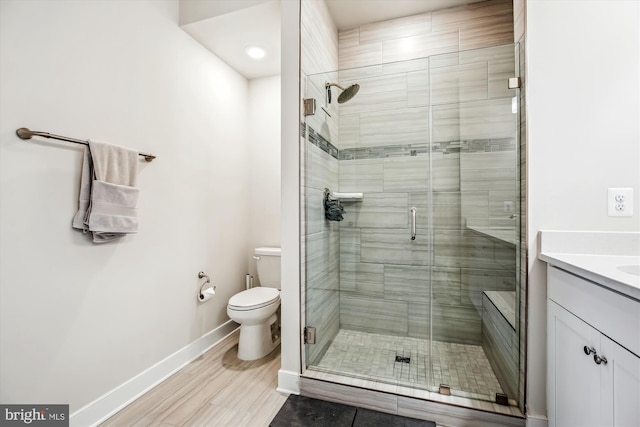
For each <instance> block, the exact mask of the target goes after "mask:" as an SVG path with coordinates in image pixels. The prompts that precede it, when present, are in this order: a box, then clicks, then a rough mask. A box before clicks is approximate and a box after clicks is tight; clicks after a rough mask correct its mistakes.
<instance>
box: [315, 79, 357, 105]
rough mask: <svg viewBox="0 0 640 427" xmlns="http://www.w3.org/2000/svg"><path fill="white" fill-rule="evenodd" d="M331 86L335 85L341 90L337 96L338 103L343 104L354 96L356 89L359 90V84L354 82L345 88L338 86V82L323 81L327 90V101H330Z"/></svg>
mask: <svg viewBox="0 0 640 427" xmlns="http://www.w3.org/2000/svg"><path fill="white" fill-rule="evenodd" d="M331 86H335V87H337V88H338V89H340V90H341V91H342V93H341V94H340V95H339V96H338V104H344V103H345V102H347V101H349V100H350V99H351V98H353V97H354V96H356V94H357V93H358V91H359V90H360V85H359V84H358V83H354V84H352V85H351V86H349V87H347V88H346V89H345V88H344V87H342V86H340V85H339V84H338V83H325V85H324V87H325V89H326V90H327V99H328V100H329V103H331Z"/></svg>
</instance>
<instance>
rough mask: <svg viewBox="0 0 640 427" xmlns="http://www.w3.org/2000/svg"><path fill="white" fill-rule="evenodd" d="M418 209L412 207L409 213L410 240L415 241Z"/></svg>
mask: <svg viewBox="0 0 640 427" xmlns="http://www.w3.org/2000/svg"><path fill="white" fill-rule="evenodd" d="M417 210H418V209H417V208H415V207H413V208H411V209H410V211H411V240H416V211H417Z"/></svg>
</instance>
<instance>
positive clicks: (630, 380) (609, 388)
mask: <svg viewBox="0 0 640 427" xmlns="http://www.w3.org/2000/svg"><path fill="white" fill-rule="evenodd" d="M601 348H602V355H603V356H604V357H606V359H607V364H606V365H603V364H601V365H600V366H601V368H602V369H601V371H602V375H603V398H604V401H603V404H604V407H605V409H604V411H605V413H607V414H608V415H609V417H610V419H612V420H613V421H612V422H611V423H610V424H609V425H613V426H615V427H638V426H640V357H638V356H636V355H635V354H633V353H631V352H630V351H629V350H627V349H626V348H624V347H622V346H620V345H618V343H616V342H614V341H612V340H610V339H609V338H607V337H605V336H602V339H601Z"/></svg>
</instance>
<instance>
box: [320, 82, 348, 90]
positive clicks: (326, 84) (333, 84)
mask: <svg viewBox="0 0 640 427" xmlns="http://www.w3.org/2000/svg"><path fill="white" fill-rule="evenodd" d="M331 86H335V87H337V88H338V89H340V90H344V88H343V87H342V86H340V85H339V84H338V83H325V84H324V87H325V89H329V88H330V87H331Z"/></svg>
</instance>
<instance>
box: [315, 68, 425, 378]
mask: <svg viewBox="0 0 640 427" xmlns="http://www.w3.org/2000/svg"><path fill="white" fill-rule="evenodd" d="M334 77H335V78H334ZM333 82H335V83H338V84H339V85H340V86H342V87H345V88H346V87H349V86H351V85H354V84H358V85H359V86H360V90H359V92H358V93H357V95H356V96H355V97H353V98H352V99H351V100H349V101H348V102H344V103H342V104H338V103H337V102H336V100H337V98H338V94H339V93H340V89H339V88H337V87H332V89H331V90H332V92H333V94H332V97H331V98H332V102H331V103H328V96H327V95H326V93H318V91H317V89H318V88H324V87H325V86H326V83H333ZM427 85H428V60H427V59H419V60H415V61H406V62H400V63H391V64H384V65H378V66H372V67H363V68H357V69H349V70H340V71H339V72H338V73H337V75H336V76H333V75H331V76H327V75H312V76H308V79H307V95H306V97H307V98H310V97H315V98H316V105H317V110H316V114H315V115H314V116H307V118H306V119H307V120H306V122H307V134H308V135H309V138H308V140H309V142H307V144H308V145H307V147H308V149H309V151H310V152H312V153H313V152H317V151H318V149H317V148H318V147H317V145H316V144H314V143H313V142H311V138H312V136H313V135H314V134H317V133H318V132H319V131H318V130H316V129H311V128H313V127H314V123H315V127H316V128H318V129H323V128H328V129H331V127H330V126H326V127H325V126H324V123H325V122H327V121H330V120H333V119H334V116H335V117H337V118H338V132H337V138H335V136H334V135H331V134H330V133H328V135H331V137H332V139H331V140H330V141H328V142H330V146H335V148H336V149H337V152H338V160H337V162H335V161H334V160H332V159H330V158H329V157H328V156H324V158H325V159H326V165H333V164H337V166H338V167H337V170H335V169H333V166H331V167H328V166H324V168H325V169H326V170H327V171H329V170H330V172H329V173H334V172H335V173H336V176H335V181H332V180H329V179H327V180H325V182H330V183H331V185H330V186H328V187H327V188H328V189H329V190H330V192H331V193H332V194H334V195H335V196H336V197H337V198H339V199H341V204H342V206H343V207H344V210H345V212H344V217H343V220H342V221H326V220H325V222H324V224H323V227H328V228H329V229H330V230H332V231H333V232H335V233H336V234H335V235H337V237H338V241H339V243H338V245H339V251H336V253H335V254H334V255H335V257H336V261H337V263H338V268H339V287H338V288H339V296H338V303H339V304H338V305H339V313H338V314H339V316H337V317H336V318H335V319H338V320H339V328H338V330H337V332H336V330H335V329H330V330H329V331H328V332H327V331H325V330H324V327H323V328H322V330H321V328H317V327H316V335H317V336H318V337H320V335H321V334H322V335H324V336H325V337H326V339H327V340H328V343H323V345H322V346H321V347H318V344H314V345H313V346H314V348H313V349H312V348H311V346H309V347H308V348H307V359H306V360H307V365H308V366H313V367H314V368H315V369H322V370H325V371H330V372H339V373H343V374H347V375H350V376H357V377H359V378H364V379H370V380H375V381H383V382H389V383H393V384H403V385H407V386H411V387H418V388H421V389H423V388H424V387H425V385H426V384H427V378H428V375H429V372H428V350H429V317H430V312H429V310H430V295H431V291H430V286H429V279H430V268H429V266H430V260H431V252H430V250H431V247H430V245H431V243H430V242H431V239H430V233H431V231H430V228H429V221H430V220H429V218H430V215H429V205H430V204H429V197H430V196H429V180H428V177H429V155H430V152H429V110H428V103H429V98H428V97H429V92H428V86H427ZM312 91H315V95H314V94H313V93H312ZM325 92H326V90H325ZM318 115H319V117H317V116H318ZM329 115H331V118H329ZM320 133H321V134H322V135H323V136H324V134H323V133H322V131H320ZM319 168H320V166H318V164H317V163H315V160H313V158H312V157H310V156H307V168H306V172H305V175H306V177H307V179H310V178H309V177H310V175H312V174H313V173H314V172H313V171H312V169H316V170H319ZM348 193H356V194H357V195H358V197H355V198H353V197H341V194H343V195H346V194H348ZM360 194H361V195H362V197H359V195H360ZM318 196H321V195H320V193H319V192H316V193H315V194H314V195H313V196H312V197H314V198H315V199H316V200H310V199H307V206H309V205H314V206H321V203H320V202H319V200H320V198H319V197H318ZM307 210H308V208H307ZM319 212H322V211H321V210H320V211H319ZM413 227H414V228H415V238H414V239H413V240H412V228H413ZM307 250H308V251H309V250H310V249H309V245H308V244H307ZM316 256H318V255H317V254H316ZM307 259H309V256H307ZM306 266H307V271H309V268H310V266H311V265H310V263H309V261H307V263H306ZM307 274H308V275H309V273H307ZM307 290H308V291H307V297H306V304H307V307H309V308H311V307H313V306H317V305H318V304H319V303H318V302H317V301H315V300H314V298H315V296H314V295H312V291H311V288H310V286H309V284H307ZM313 312H314V310H313V309H308V312H307V325H311V322H313V321H317V316H315V317H316V319H312V317H314V315H313Z"/></svg>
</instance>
